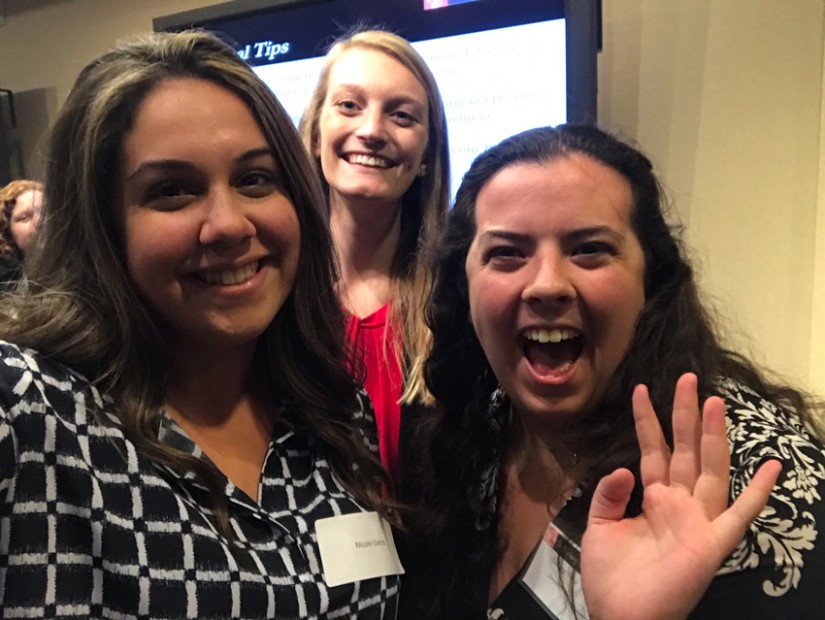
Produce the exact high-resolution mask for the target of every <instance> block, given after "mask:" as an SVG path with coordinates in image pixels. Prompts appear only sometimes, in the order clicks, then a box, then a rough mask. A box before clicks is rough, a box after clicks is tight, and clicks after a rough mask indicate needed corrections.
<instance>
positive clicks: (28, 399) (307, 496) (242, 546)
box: [0, 342, 398, 619]
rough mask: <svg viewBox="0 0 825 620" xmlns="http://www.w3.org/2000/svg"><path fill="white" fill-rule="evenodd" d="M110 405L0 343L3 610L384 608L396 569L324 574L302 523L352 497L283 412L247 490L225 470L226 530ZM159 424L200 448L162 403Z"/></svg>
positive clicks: (390, 612) (50, 365) (346, 614)
mask: <svg viewBox="0 0 825 620" xmlns="http://www.w3.org/2000/svg"><path fill="white" fill-rule="evenodd" d="M359 403H360V407H359V410H357V411H355V412H354V413H353V423H354V424H360V425H362V427H363V428H364V429H365V436H367V435H369V432H366V429H368V428H370V426H369V425H370V423H372V424H373V425H374V422H372V418H371V413H370V408H369V405H368V403H367V401H366V397H364V400H363V401H360V400H359ZM112 409H113V408H112V403H111V401H110V400H109V399H107V398H106V397H104V396H102V395H101V394H100V393H99V392H98V391H97V390H96V389H94V388H93V387H91V386H90V385H89V384H88V382H87V381H86V380H84V379H83V378H82V377H80V376H78V375H77V374H75V373H74V372H72V371H71V370H69V369H67V368H66V367H64V366H62V365H60V364H58V363H55V362H54V361H52V360H49V359H47V358H45V357H44V356H41V355H39V354H38V353H36V352H34V351H31V350H26V349H20V348H18V347H16V346H14V345H10V344H7V343H2V342H0V615H2V617H83V618H86V617H94V618H101V617H104V618H124V619H125V618H146V619H149V618H152V619H154V618H319V617H324V618H355V617H357V618H376V619H377V618H394V617H395V615H396V608H397V598H398V578H397V577H383V578H375V579H368V580H364V581H359V582H355V583H351V584H347V585H341V586H336V587H327V586H326V584H325V583H324V578H323V571H322V566H321V560H320V554H319V550H318V543H317V539H316V535H315V522H316V521H317V520H318V519H322V518H325V517H331V516H335V515H341V514H347V513H354V512H359V511H360V510H361V509H360V508H359V507H358V505H357V504H356V503H355V502H354V501H353V499H352V498H351V497H350V496H349V495H348V494H347V492H346V491H345V490H344V489H343V488H342V487H341V485H340V484H339V483H338V482H337V480H336V478H335V477H334V476H333V474H332V471H331V470H330V467H329V463H328V462H327V460H326V459H325V458H324V456H323V453H322V452H321V451H320V450H319V449H318V446H317V444H316V442H315V441H314V439H313V437H312V436H310V435H309V434H308V433H306V432H302V431H301V430H300V428H299V427H298V426H296V425H295V424H293V422H292V420H294V418H293V417H292V416H294V415H295V412H293V411H289V410H288V408H285V407H281V408H280V409H281V410H280V411H279V415H278V418H277V420H278V421H277V424H276V428H275V431H274V433H273V439H272V440H271V443H270V446H269V451H268V453H267V455H266V459H265V461H264V465H263V470H262V477H261V486H260V505H258V504H256V503H255V502H253V501H252V500H251V499H250V498H249V497H248V496H247V495H246V494H245V493H243V492H241V491H240V490H239V489H236V488H235V487H234V486H233V485H232V484H231V483H230V482H229V481H227V484H226V489H225V492H226V495H227V498H228V502H229V515H230V524H231V528H232V531H233V532H234V535H235V540H234V541H229V540H227V539H226V538H225V537H223V536H222V535H221V534H220V533H219V532H217V531H216V529H215V528H214V527H213V526H212V523H211V521H210V520H209V519H208V518H207V517H208V515H210V514H211V511H210V509H209V507H210V506H211V502H210V501H209V498H208V493H207V491H206V489H205V488H204V487H203V486H201V485H200V484H199V483H198V482H197V481H196V480H194V479H193V476H191V475H189V476H187V475H180V474H178V473H176V472H174V471H172V470H168V469H165V468H161V467H157V466H155V465H153V464H152V463H151V462H149V461H148V460H147V459H145V458H143V457H141V456H140V455H139V454H138V453H137V451H136V449H135V446H134V445H133V444H132V443H131V442H129V441H127V440H126V439H125V438H124V436H123V433H122V430H121V425H120V424H119V422H118V420H117V418H116V417H115V416H114V414H113V411H112ZM373 432H374V431H373ZM159 436H160V438H161V439H162V440H163V441H165V442H167V443H169V444H170V445H173V446H174V447H176V448H178V449H181V450H183V451H185V452H188V453H191V454H193V455H195V456H197V457H198V458H203V459H206V458H207V457H206V456H205V455H204V454H202V453H201V452H200V451H199V450H198V448H197V447H196V446H195V444H194V443H193V442H192V441H191V440H190V439H189V438H188V437H187V436H186V434H185V433H184V432H183V430H182V429H181V428H180V427H179V426H177V424H175V422H174V421H173V420H172V419H171V418H168V417H166V418H165V419H164V420H163V421H162V424H161V428H160V433H159ZM371 447H373V448H375V446H374V445H372V446H371ZM376 451H377V449H376Z"/></svg>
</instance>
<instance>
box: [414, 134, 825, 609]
mask: <svg viewBox="0 0 825 620" xmlns="http://www.w3.org/2000/svg"><path fill="white" fill-rule="evenodd" d="M436 267H437V276H436V282H435V285H434V289H433V293H432V297H431V302H430V305H429V309H428V319H429V323H430V327H431V329H432V332H433V350H432V353H431V355H430V357H429V359H428V361H427V363H426V367H425V372H426V378H427V383H428V385H429V387H430V390H431V391H432V393H433V395H434V396H435V397H436V399H437V400H438V401H439V403H440V404H441V409H440V411H438V412H436V413H434V414H433V415H432V416H431V417H430V419H428V420H427V421H426V423H425V424H424V425H423V426H422V428H421V429H419V433H418V437H416V440H417V442H418V443H417V447H416V448H415V450H417V451H419V452H420V454H421V455H422V463H421V465H420V467H419V470H418V471H414V472H404V474H405V475H404V480H406V481H407V482H408V483H409V484H408V485H407V488H406V493H407V495H408V497H414V498H417V499H418V500H419V501H420V502H421V505H422V510H421V516H420V519H421V522H420V523H419V524H418V525H417V526H416V527H415V528H413V529H414V531H415V532H416V535H414V536H413V537H412V540H413V541H414V544H412V545H410V550H411V551H412V552H411V553H410V556H409V558H408V564H409V565H408V573H410V574H413V575H415V576H416V578H410V579H408V583H405V584H404V586H403V588H404V597H402V607H405V611H406V612H410V613H409V616H410V617H413V616H415V615H419V617H439V618H464V617H467V618H474V617H483V616H484V613H485V610H488V609H489V613H490V616H489V617H491V618H503V617H510V618H547V617H554V618H555V617H558V618H563V617H572V616H574V615H577V614H578V615H579V616H586V614H587V613H588V610H589V611H590V612H591V613H593V612H594V608H593V606H592V605H591V602H592V598H590V597H587V596H586V597H585V598H586V599H587V603H586V605H585V602H584V601H583V600H582V599H581V597H580V596H579V595H580V593H581V592H580V589H579V588H580V585H581V584H580V579H579V570H580V568H581V570H582V572H581V575H582V577H583V578H584V581H585V587H587V582H588V580H589V579H590V577H589V575H590V573H589V571H592V570H594V566H595V567H597V566H598V563H596V564H594V558H597V557H599V556H598V553H597V552H595V551H594V545H598V543H596V542H595V541H596V540H598V538H599V537H598V534H596V532H595V531H593V530H592V528H588V529H587V534H586V535H584V536H583V534H584V532H585V529H586V526H587V523H588V522H587V515H588V508H589V507H590V506H591V504H593V505H595V504H596V501H595V500H593V497H594V495H593V494H594V489H595V488H596V482H598V481H599V480H600V479H601V478H602V477H603V476H606V475H609V474H610V473H611V472H613V471H614V470H615V469H617V468H626V469H628V470H630V471H631V472H633V473H634V474H635V478H636V480H637V482H636V484H635V486H634V485H632V483H631V484H629V485H628V487H627V489H626V492H627V495H628V497H627V498H625V497H624V495H622V494H619V495H620V496H621V497H622V498H623V499H629V501H628V503H627V506H626V512H627V515H628V516H630V517H635V519H630V520H629V522H635V521H636V520H638V519H641V520H643V521H645V520H649V519H651V518H654V517H655V509H656V507H657V503H656V502H657V500H656V498H657V497H658V492H659V491H658V490H657V489H656V488H655V487H656V485H655V484H653V485H651V484H650V482H651V475H650V460H649V458H650V457H649V455H647V454H645V452H644V447H643V450H642V452H641V453H640V448H639V445H638V444H637V440H636V433H635V432H634V410H635V411H636V412H637V415H638V410H637V405H638V400H635V399H634V390H636V389H637V386H639V385H642V384H643V385H646V386H648V388H647V389H648V390H649V395H650V401H651V402H652V406H653V409H654V410H655V411H656V413H657V414H659V415H658V417H659V422H660V423H661V427H662V429H663V430H664V437H666V438H667V441H668V443H669V444H670V447H671V448H672V449H673V459H672V461H671V469H670V476H669V479H670V481H671V482H672V483H673V482H674V481H675V482H677V483H679V484H681V485H682V486H684V487H685V489H687V490H691V489H692V490H694V491H696V490H698V489H699V488H700V487H701V484H700V483H699V482H696V484H695V486H694V482H693V480H694V479H690V480H689V481H688V482H687V483H684V481H683V479H682V476H684V475H685V470H686V469H687V470H692V469H694V468H695V467H696V462H695V461H690V463H689V464H686V463H685V462H683V455H684V450H685V446H686V445H691V444H693V445H695V444H696V442H697V441H698V439H697V438H698V434H699V433H698V429H697V428H696V427H694V431H693V433H694V434H693V435H691V434H690V433H688V435H687V439H686V438H685V436H684V435H683V433H684V428H680V427H679V422H678V420H679V418H678V417H676V416H674V418H673V420H677V422H672V420H671V417H670V415H669V412H670V403H671V402H673V400H674V386H677V382H679V381H681V382H682V383H680V384H679V385H680V386H681V388H679V389H681V390H687V391H689V392H691V393H692V394H694V396H693V399H694V402H701V401H705V402H706V403H711V402H715V401H716V400H717V399H718V398H719V397H721V398H722V399H723V400H724V404H725V406H726V407H727V416H728V418H727V425H728V427H727V433H728V438H729V440H730V444H731V445H730V477H731V482H730V489H729V491H730V498H731V499H733V498H735V497H737V496H738V495H739V494H740V493H741V491H742V489H743V488H744V487H745V486H746V485H747V483H748V482H749V481H750V480H752V479H753V478H754V475H755V472H756V471H757V470H758V469H759V467H760V465H761V464H762V463H764V462H765V461H766V460H768V459H777V460H779V461H781V462H782V467H783V472H782V475H781V478H780V482H779V484H778V486H777V488H776V489H775V490H774V491H773V492H772V494H771V496H770V499H769V501H768V505H767V507H766V508H765V509H764V510H763V511H762V512H761V514H760V516H759V517H758V518H757V519H756V521H755V522H754V523H753V524H752V525H750V528H749V529H748V530H747V532H744V528H743V533H744V536H743V537H741V540H738V541H737V542H738V546H737V547H736V549H735V550H734V552H733V553H732V554H730V555H729V556H728V557H727V559H726V560H725V562H724V564H723V565H722V567H721V568H720V569H719V571H718V573H717V576H716V577H715V578H714V579H713V581H712V583H711V585H710V587H709V588H708V590H707V592H705V593H704V594H702V592H701V591H700V592H699V595H701V599H700V598H699V595H697V597H696V599H695V600H693V604H695V605H696V609H695V610H694V613H695V614H696V615H697V616H698V617H708V618H720V617H749V618H754V617H759V618H767V617H800V618H801V617H813V616H814V615H816V614H817V613H821V607H822V603H823V602H825V600H823V594H822V588H821V583H820V581H821V579H820V577H821V575H822V574H823V570H825V552H824V551H823V547H822V545H821V544H819V540H818V537H819V535H820V530H821V529H822V528H823V526H825V508H824V507H823V502H822V501H821V497H822V494H823V493H825V452H823V448H822V444H821V443H820V440H819V439H817V432H816V431H817V429H816V424H815V422H816V418H815V416H816V413H817V411H821V408H819V407H820V406H819V405H816V404H814V403H812V402H811V400H810V399H808V398H806V397H805V395H804V394H802V393H801V392H799V391H797V390H795V389H793V388H790V387H787V386H785V385H782V384H779V383H775V382H772V381H770V380H769V379H768V378H766V376H765V374H764V373H763V372H762V371H760V370H759V369H757V368H756V367H755V365H754V364H752V363H751V362H749V361H748V360H747V359H746V358H744V357H743V356H741V355H739V354H737V353H735V352H733V351H729V350H727V349H725V348H724V347H723V345H722V344H721V343H720V340H719V338H718V336H717V333H716V331H715V329H714V327H713V323H712V320H711V318H710V313H709V312H708V311H707V310H706V308H705V307H704V306H703V304H702V302H701V301H700V297H699V294H698V291H697V287H696V284H695V280H694V276H693V271H692V269H691V267H690V264H689V263H688V261H687V259H686V258H685V256H684V253H683V251H682V250H681V248H680V246H679V242H678V241H677V238H676V235H675V234H674V233H673V231H672V230H671V229H670V227H669V226H668V224H667V223H666V221H665V217H664V215H663V211H662V206H661V196H660V188H659V183H658V181H657V179H656V177H655V175H654V173H653V170H652V165H651V163H650V161H648V159H647V158H645V157H644V156H643V155H642V154H641V153H639V152H638V151H637V150H635V149H634V148H632V147H630V146H628V145H627V144H624V143H622V142H621V141H619V140H617V139H615V138H614V137H612V136H610V135H608V134H606V133H605V132H602V131H600V130H599V129H597V128H594V127H589V126H576V125H563V126H560V127H557V128H541V129H535V130H531V131H527V132H524V133H522V134H519V135H517V136H514V137H512V138H509V139H507V140H505V141H503V142H502V143H500V144H499V145H497V146H495V147H493V148H491V149H490V150H488V151H487V152H486V153H484V154H482V155H481V156H479V157H478V158H477V159H476V161H475V162H474V164H473V165H472V167H471V169H470V170H469V172H468V173H467V174H466V175H465V177H464V180H463V182H462V185H461V188H460V189H459V191H458V195H457V198H456V204H455V207H454V208H453V210H452V212H451V213H450V216H449V220H448V225H447V228H446V231H445V233H444V236H443V239H442V244H441V246H440V248H439V250H438V255H437V261H436ZM685 373H692V374H688V376H687V377H685V378H682V379H680V377H682V376H683V375H684V374H685ZM697 394H698V398H697ZM636 398H638V394H637V396H636ZM663 414H667V415H663ZM695 471H698V470H694V473H695ZM665 478H668V477H667V476H665ZM631 488H632V493H631ZM723 499H724V500H725V501H726V502H727V499H728V493H727V491H725V497H724V498H723ZM622 507H623V509H624V505H622ZM591 519H592V516H591ZM591 523H592V522H591ZM631 540H632V539H631V538H628V544H629V545H631V543H630V541H631ZM720 561H721V558H720ZM580 563H581V566H580ZM417 565H420V566H422V567H423V568H422V570H420V571H417V570H415V568H414V567H415V566H417ZM646 568H649V569H650V568H652V569H653V570H651V571H642V570H639V569H638V567H637V566H633V565H632V564H630V563H628V565H627V570H628V571H632V572H636V573H637V577H638V582H639V583H638V586H639V588H640V591H641V592H643V588H644V587H646V586H649V585H650V584H651V583H656V582H658V581H660V580H663V579H667V578H672V577H673V575H672V574H669V572H668V570H667V568H665V567H664V566H657V567H653V566H652V565H647V566H646ZM595 570H597V568H596V569H595ZM456 592H462V593H463V594H462V596H456V595H455V593H456ZM408 594H409V597H408V596H407V595H408ZM585 594H587V590H585ZM627 595H628V597H630V598H633V596H632V592H631V591H628V592H627ZM405 601H406V605H405V604H404V603H405ZM691 606H692V605H691ZM689 609H690V607H688V610H689ZM548 610H549V611H548ZM602 611H605V610H602ZM606 611H607V612H608V615H607V616H606V617H611V618H622V617H634V618H642V617H650V616H649V611H650V600H649V599H647V598H646V595H645V594H643V593H640V594H638V596H637V597H636V598H635V603H633V606H631V607H630V608H628V609H624V608H620V607H610V608H608V609H607V610H606Z"/></svg>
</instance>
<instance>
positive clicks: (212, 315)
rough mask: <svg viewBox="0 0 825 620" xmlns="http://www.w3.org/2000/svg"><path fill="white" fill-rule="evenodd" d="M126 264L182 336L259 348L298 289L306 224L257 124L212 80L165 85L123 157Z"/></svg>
mask: <svg viewBox="0 0 825 620" xmlns="http://www.w3.org/2000/svg"><path fill="white" fill-rule="evenodd" d="M119 190H120V201H121V205H122V209H123V213H124V226H125V236H126V260H127V267H128V271H129V275H130V277H131V279H132V281H133V282H134V285H135V286H136V287H137V289H138V290H139V291H140V292H141V293H142V295H143V297H144V298H145V299H146V300H148V303H149V305H150V306H151V307H152V309H153V310H154V311H155V312H156V313H157V314H158V315H160V316H161V317H162V318H163V319H164V320H165V322H166V324H167V325H168V326H169V327H170V330H171V334H169V336H170V338H172V340H173V341H175V342H178V343H183V344H185V343H193V344H203V343H214V344H215V345H225V344H228V345H236V344H249V343H254V340H255V339H256V338H257V337H258V336H259V335H261V333H263V331H264V330H265V329H266V327H267V326H268V325H269V324H270V322H271V321H272V320H273V318H274V317H275V315H276V314H277V313H278V311H279V310H280V309H281V307H282V306H283V304H284V301H285V299H286V298H287V296H288V295H289V293H290V291H291V289H292V285H293V282H294V280H295V272H296V269H297V264H298V253H299V247H300V238H299V233H300V230H299V223H298V218H297V215H296V213H295V208H294V207H293V205H292V203H291V201H290V200H289V198H287V197H286V196H285V195H284V193H283V186H282V183H281V180H280V170H279V166H278V162H276V161H275V160H274V158H273V156H272V154H271V151H270V149H269V146H268V145H267V141H266V139H265V138H264V136H263V134H262V132H261V130H260V128H259V127H258V125H257V123H256V122H255V119H254V118H253V116H252V114H251V113H250V111H249V109H248V108H247V107H246V105H245V104H244V103H243V101H241V99H239V98H238V97H236V96H235V95H234V94H232V93H231V92H229V91H227V90H225V89H223V88H221V87H219V86H217V85H215V84H212V83H210V82H207V81H203V80H196V79H171V80H168V81H165V82H163V83H161V84H160V85H159V86H158V87H156V88H155V89H154V90H153V91H151V92H150V93H149V95H148V96H147V97H146V98H145V99H144V100H143V102H142V103H141V104H140V106H139V107H138V109H137V113H136V116H135V119H134V123H133V126H132V129H131V131H130V132H129V133H128V134H127V135H126V137H125V139H124V141H123V146H122V150H121V157H120V177H119Z"/></svg>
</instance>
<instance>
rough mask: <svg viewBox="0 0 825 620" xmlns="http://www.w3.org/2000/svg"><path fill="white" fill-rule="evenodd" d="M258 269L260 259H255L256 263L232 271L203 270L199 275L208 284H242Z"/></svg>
mask: <svg viewBox="0 0 825 620" xmlns="http://www.w3.org/2000/svg"><path fill="white" fill-rule="evenodd" d="M257 271H258V261H255V262H254V263H249V264H248V265H246V266H244V267H241V268H240V269H234V270H231V271H201V272H200V273H199V274H198V275H199V276H200V278H201V280H203V281H204V282H207V283H208V284H223V285H224V286H229V285H231V284H241V283H242V282H246V281H247V280H249V279H250V278H251V277H252V276H254V275H255V272H257Z"/></svg>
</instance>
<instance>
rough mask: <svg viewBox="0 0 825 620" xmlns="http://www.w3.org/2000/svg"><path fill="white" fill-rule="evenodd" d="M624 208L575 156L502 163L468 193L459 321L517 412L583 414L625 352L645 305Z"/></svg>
mask: <svg viewBox="0 0 825 620" xmlns="http://www.w3.org/2000/svg"><path fill="white" fill-rule="evenodd" d="M631 204H632V195H631V189H630V185H629V184H628V182H627V181H626V180H625V179H624V177H622V176H621V175H620V174H619V173H618V172H616V171H615V170H613V169H612V168H609V167H607V166H605V165H603V164H601V163H599V162H597V161H595V160H593V159H590V158H588V157H586V156H581V155H572V156H569V157H563V158H557V159H553V160H550V161H548V162H543V163H519V164H514V165H511V166H508V167H506V168H504V169H502V170H500V171H499V172H498V173H496V174H495V175H494V176H493V177H492V178H491V179H490V180H489V182H488V183H487V184H486V185H485V186H484V187H483V188H482V190H481V191H480V192H479V194H478V199H477V202H476V224H477V228H476V236H475V238H474V240H473V242H472V245H471V247H470V251H469V253H468V256H467V261H466V270H467V280H468V285H469V295H470V314H471V319H472V322H473V326H474V328H475V331H476V334H477V335H478V339H479V341H480V343H481V346H482V348H483V349H484V352H485V354H486V356H487V358H488V360H489V362H490V365H491V367H492V369H493V372H494V373H495V374H496V377H497V378H498V380H499V382H500V383H501V386H502V387H503V388H504V390H505V391H506V392H507V394H508V395H509V396H510V398H511V400H512V402H513V406H514V408H515V409H516V411H517V412H519V413H520V414H522V415H527V416H536V417H538V418H540V419H541V420H542V421H543V423H545V424H547V423H549V424H554V423H562V424H563V423H565V422H568V421H569V420H570V418H571V417H574V416H578V415H581V414H583V413H587V412H589V411H590V410H591V409H592V407H594V406H595V405H596V404H597V403H598V401H599V399H600V398H601V396H602V394H604V391H605V388H606V386H607V385H608V382H609V381H610V379H611V377H612V376H613V374H614V372H615V371H616V369H617V367H618V366H619V364H620V362H621V361H622V359H623V358H624V356H625V354H626V353H627V351H628V349H629V347H630V344H631V342H632V340H633V335H634V330H635V326H636V321H637V319H638V317H639V314H640V313H641V311H642V307H643V306H644V302H645V296H644V268H645V265H644V255H643V252H642V248H641V246H640V245H639V241H638V239H637V238H636V235H635V233H634V232H633V229H632V228H631V223H630V215H631Z"/></svg>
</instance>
